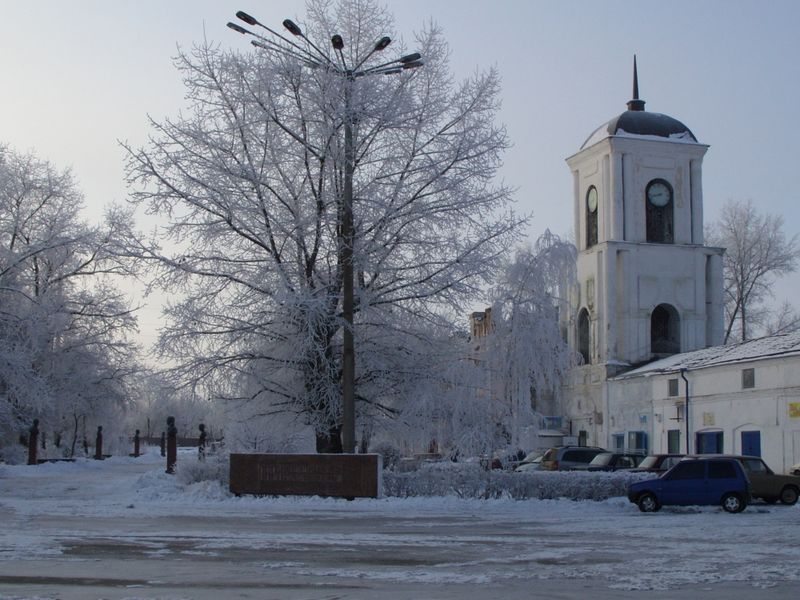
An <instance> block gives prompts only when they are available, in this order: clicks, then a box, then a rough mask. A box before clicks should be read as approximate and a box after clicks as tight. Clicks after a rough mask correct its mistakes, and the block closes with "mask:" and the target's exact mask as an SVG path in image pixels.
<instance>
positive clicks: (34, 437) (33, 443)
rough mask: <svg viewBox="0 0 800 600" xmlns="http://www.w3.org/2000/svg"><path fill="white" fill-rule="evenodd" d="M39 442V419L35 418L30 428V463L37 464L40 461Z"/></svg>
mask: <svg viewBox="0 0 800 600" xmlns="http://www.w3.org/2000/svg"><path fill="white" fill-rule="evenodd" d="M38 443H39V419H34V420H33V425H31V428H30V429H29V430H28V464H29V465H35V464H38V463H39V459H38V458H37V456H36V453H37V452H38V449H37V448H38Z"/></svg>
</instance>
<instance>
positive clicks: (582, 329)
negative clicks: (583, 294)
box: [578, 308, 592, 365]
mask: <svg viewBox="0 0 800 600" xmlns="http://www.w3.org/2000/svg"><path fill="white" fill-rule="evenodd" d="M589 327H590V324H589V311H588V310H586V309H585V308H584V309H583V310H581V312H580V314H579V315H578V353H579V354H580V355H581V357H582V358H583V364H585V365H590V364H592V355H591V342H590V337H589Z"/></svg>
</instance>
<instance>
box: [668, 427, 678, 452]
mask: <svg viewBox="0 0 800 600" xmlns="http://www.w3.org/2000/svg"><path fill="white" fill-rule="evenodd" d="M680 451H681V430H680V429H670V430H669V431H667V454H679V453H680Z"/></svg>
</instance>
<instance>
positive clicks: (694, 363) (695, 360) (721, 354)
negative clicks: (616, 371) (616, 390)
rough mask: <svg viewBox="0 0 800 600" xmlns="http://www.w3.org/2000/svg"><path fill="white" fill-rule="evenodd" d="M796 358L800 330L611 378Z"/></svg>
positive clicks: (671, 359) (670, 359)
mask: <svg viewBox="0 0 800 600" xmlns="http://www.w3.org/2000/svg"><path fill="white" fill-rule="evenodd" d="M798 355H800V331H796V332H794V333H785V334H780V335H772V336H769V337H763V338H758V339H755V340H748V341H746V342H741V343H739V344H732V345H730V346H713V347H711V348H704V349H702V350H695V351H693V352H683V353H681V354H675V355H673V356H669V357H667V358H662V359H660V360H657V361H654V362H651V363H648V364H647V365H645V366H643V367H639V368H638V369H634V370H632V371H628V372H627V373H623V374H621V375H618V376H617V377H614V379H626V378H629V377H641V376H649V375H658V374H661V373H675V372H678V371H680V370H681V369H687V370H695V369H705V368H708V367H714V366H717V365H725V364H732V363H740V362H745V361H754V360H766V359H770V358H780V357H783V356H798Z"/></svg>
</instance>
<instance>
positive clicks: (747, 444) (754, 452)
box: [742, 431, 761, 457]
mask: <svg viewBox="0 0 800 600" xmlns="http://www.w3.org/2000/svg"><path fill="white" fill-rule="evenodd" d="M742 454H744V455H745V456H759V457H760V456H761V432H760V431H743V432H742Z"/></svg>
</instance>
